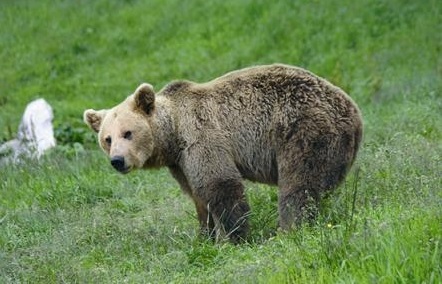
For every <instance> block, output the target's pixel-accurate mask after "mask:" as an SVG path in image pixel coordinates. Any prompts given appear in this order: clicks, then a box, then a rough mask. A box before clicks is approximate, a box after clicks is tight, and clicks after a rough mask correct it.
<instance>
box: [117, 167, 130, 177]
mask: <svg viewBox="0 0 442 284" xmlns="http://www.w3.org/2000/svg"><path fill="white" fill-rule="evenodd" d="M131 170H132V167H125V168H123V169H118V170H117V171H118V172H119V173H121V174H124V175H125V174H127V173H128V172H130V171H131Z"/></svg>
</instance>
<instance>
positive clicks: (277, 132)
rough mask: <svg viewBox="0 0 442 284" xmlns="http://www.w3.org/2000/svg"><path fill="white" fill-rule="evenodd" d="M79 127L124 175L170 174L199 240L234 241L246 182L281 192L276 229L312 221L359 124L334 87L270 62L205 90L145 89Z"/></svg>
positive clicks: (243, 223)
mask: <svg viewBox="0 0 442 284" xmlns="http://www.w3.org/2000/svg"><path fill="white" fill-rule="evenodd" d="M84 120H85V122H86V123H87V124H88V125H89V126H90V127H91V128H92V129H93V130H94V131H96V132H98V137H99V138H98V139H99V143H100V146H101V148H102V149H103V150H104V152H106V153H107V154H108V155H109V156H110V162H111V164H112V166H113V167H114V168H115V169H116V170H118V171H119V172H121V173H127V172H129V171H130V170H132V169H134V168H153V167H162V166H167V167H168V168H169V170H170V172H171V174H172V175H173V177H174V178H175V179H176V180H177V181H178V183H179V185H180V186H181V188H182V189H183V191H184V192H186V193H187V194H188V195H189V196H190V197H191V198H192V199H193V201H194V203H195V205H196V211H197V214H198V219H199V222H200V225H201V229H202V231H203V232H206V233H208V234H209V235H210V236H212V237H215V238H217V239H218V238H220V237H228V238H229V239H230V240H231V241H232V242H235V243H236V242H238V241H240V240H242V239H244V237H245V236H246V234H247V231H248V222H247V216H248V213H249V211H250V208H249V205H248V203H247V201H246V196H245V194H244V186H243V183H242V180H243V179H248V180H251V181H257V182H262V183H266V184H271V185H277V186H278V187H279V194H278V199H279V200H278V205H279V225H280V227H281V228H282V229H289V228H291V227H292V226H296V225H299V224H300V223H301V222H302V220H304V219H306V218H307V219H310V218H311V217H312V216H314V211H315V210H310V208H315V207H316V205H317V203H318V202H319V199H320V196H321V194H322V193H324V192H327V191H329V190H331V189H333V188H336V187H337V185H338V184H339V183H340V182H341V181H342V180H343V179H344V177H345V175H346V173H347V172H348V171H349V168H350V166H351V165H352V163H353V161H354V160H355V157H356V153H357V151H358V148H359V144H360V142H361V138H362V128H363V125H362V119H361V115H360V111H359V109H358V107H357V106H356V104H355V103H354V102H353V100H352V99H351V98H350V97H349V96H348V95H347V94H346V93H344V92H343V91H342V90H341V89H340V88H338V87H336V86H334V85H332V84H331V83H329V82H328V81H326V80H325V79H323V78H320V77H318V76H316V75H314V74H312V73H311V72H309V71H306V70H304V69H301V68H297V67H293V66H288V65H282V64H273V65H264V66H255V67H250V68H246V69H242V70H238V71H234V72H230V73H228V74H226V75H224V76H221V77H219V78H217V79H215V80H213V81H210V82H207V83H201V84H199V83H194V82H190V81H175V82H172V83H170V84H168V85H167V86H165V87H164V88H163V89H162V90H160V91H159V92H158V93H156V94H155V92H154V90H153V88H152V86H151V85H149V84H146V83H144V84H141V85H140V86H139V87H138V88H137V89H136V90H135V93H134V94H132V95H130V96H129V97H127V98H126V100H125V101H123V102H122V103H121V104H119V105H117V106H115V107H114V108H112V109H108V110H100V111H95V110H86V111H85V112H84Z"/></svg>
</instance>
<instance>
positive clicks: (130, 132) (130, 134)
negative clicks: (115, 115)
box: [123, 131, 132, 140]
mask: <svg viewBox="0 0 442 284" xmlns="http://www.w3.org/2000/svg"><path fill="white" fill-rule="evenodd" d="M123 138H124V139H127V140H131V139H132V131H126V132H124V135H123Z"/></svg>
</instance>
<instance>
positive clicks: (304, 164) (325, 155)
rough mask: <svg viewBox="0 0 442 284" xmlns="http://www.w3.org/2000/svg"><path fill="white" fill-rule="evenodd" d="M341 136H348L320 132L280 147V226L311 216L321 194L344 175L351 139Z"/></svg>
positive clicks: (296, 223)
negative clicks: (319, 134)
mask: <svg viewBox="0 0 442 284" xmlns="http://www.w3.org/2000/svg"><path fill="white" fill-rule="evenodd" d="M342 137H349V136H345V135H340V136H338V135H322V136H318V137H313V138H310V139H309V140H303V141H300V140H298V141H293V143H289V144H287V145H285V147H284V148H282V149H281V150H282V151H281V152H280V155H279V158H278V175H279V176H278V186H279V214H280V215H279V217H280V226H281V228H282V229H290V227H292V226H298V225H300V224H301V223H302V222H303V221H304V220H308V221H312V220H314V219H315V217H316V215H317V214H318V209H319V208H318V206H319V203H320V198H321V195H322V194H324V193H326V192H328V191H330V190H332V189H334V188H336V187H337V186H338V185H339V183H340V182H342V180H343V179H344V177H345V175H346V173H347V171H348V169H349V168H350V166H351V164H352V162H353V159H354V154H353V148H354V147H353V146H352V145H353V144H354V142H353V141H352V140H351V139H350V138H349V139H343V138H342ZM298 145H302V147H301V146H298ZM291 146H292V147H291ZM297 146H298V147H297Z"/></svg>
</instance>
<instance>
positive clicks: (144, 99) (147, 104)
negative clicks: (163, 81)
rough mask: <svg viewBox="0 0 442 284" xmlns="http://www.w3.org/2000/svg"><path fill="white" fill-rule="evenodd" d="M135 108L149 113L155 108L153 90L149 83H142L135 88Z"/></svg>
mask: <svg viewBox="0 0 442 284" xmlns="http://www.w3.org/2000/svg"><path fill="white" fill-rule="evenodd" d="M134 96H135V108H136V109H138V110H141V111H142V112H144V113H146V114H147V115H150V114H151V113H152V111H153V110H154V108H155V92H154V91H153V87H152V85H150V84H147V83H143V84H141V85H140V86H138V88H137V89H136V90H135V93H134Z"/></svg>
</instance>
